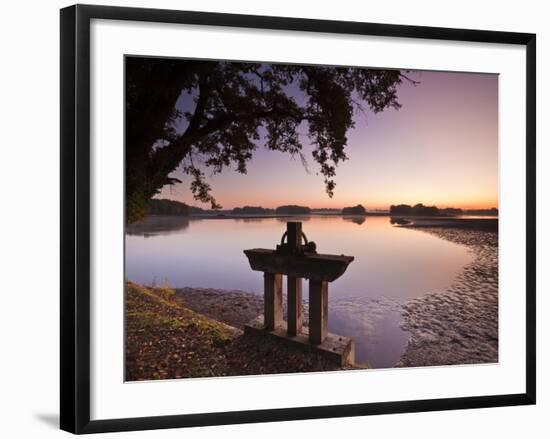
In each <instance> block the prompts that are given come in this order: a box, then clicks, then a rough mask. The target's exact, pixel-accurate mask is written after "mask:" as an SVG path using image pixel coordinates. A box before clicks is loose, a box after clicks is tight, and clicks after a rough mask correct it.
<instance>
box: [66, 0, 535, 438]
mask: <svg viewBox="0 0 550 439" xmlns="http://www.w3.org/2000/svg"><path fill="white" fill-rule="evenodd" d="M92 19H106V20H133V21H142V22H160V23H181V24H194V25H207V26H230V27H240V28H254V29H276V30H292V31H303V32H324V33H335V34H356V35H372V36H385V37H406V38H420V39H437V40H454V41H466V42H483V43H502V44H514V45H523V46H525V47H526V59H527V62H526V66H525V68H526V83H527V85H526V87H527V89H526V115H525V117H526V133H525V136H526V137H525V139H526V163H527V170H526V171H527V181H526V185H527V198H526V202H527V209H526V212H525V214H526V220H527V232H526V233H527V235H526V242H527V248H526V255H527V257H526V273H527V284H526V294H527V297H526V322H527V327H526V337H527V339H526V357H525V364H526V376H525V383H526V392H525V393H518V394H507V395H494V396H472V397H460V398H445V399H430V400H416V401H394V402H383V403H366V404H346V405H334V406H317V407H299V408H284V409H269V410H252V411H238V412H224V413H201V414H181V415H173V416H150V417H141V418H128V419H104V420H90V394H91V392H90V360H91V358H90V214H91V210H90V21H91V20H92ZM60 24H61V41H60V44H61V65H60V67H61V75H60V76H61V78H60V79H61V117H60V121H61V127H60V129H61V223H60V226H61V243H60V245H61V273H60V274H61V304H60V305H61V358H60V360H61V376H60V377H61V388H60V392H61V404H60V411H61V413H60V415H61V416H60V424H61V428H62V429H63V430H66V431H69V432H73V433H99V432H113V431H128V430H145V429H159V428H173V427H192V426H206V425H219V424H238V423H250V422H268V421H269V422H273V421H287V420H300V419H314V418H325V417H346V416H364V415H373V414H387V413H404V412H425V411H435V410H452V409H467V408H481V407H497V406H513V405H527V404H535V400H536V398H535V395H536V381H535V379H536V352H535V342H536V340H535V327H536V322H535V233H536V232H535V208H536V207H535V143H536V134H535V131H536V125H535V123H536V122H535V119H536V115H535V111H536V103H535V99H536V96H535V93H536V88H535V87H536V77H535V70H536V64H535V63H536V54H535V52H536V36H535V35H534V34H530V33H514V32H496V31H483V30H466V29H447V28H436V27H423V26H403V25H388V24H374V23H359V22H343V21H328V20H312V19H303V18H286V17H285V18H283V17H266V16H252V15H233V14H221V13H205V12H186V11H175V10H159V9H141V8H126V7H110V6H89V5H75V6H70V7H67V8H64V9H62V10H61V20H60Z"/></svg>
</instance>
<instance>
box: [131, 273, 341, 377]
mask: <svg viewBox="0 0 550 439" xmlns="http://www.w3.org/2000/svg"><path fill="white" fill-rule="evenodd" d="M125 329H126V339H125V340H126V343H125V352H126V380H127V381H140V380H156V379H168V378H170V379H174V378H184V377H185V378H192V377H213V376H229V375H250V374H254V375H257V374H267V373H286V372H312V371H324V370H338V369H339V367H338V366H337V365H335V364H333V363H330V362H329V361H327V360H326V359H325V358H323V357H320V356H318V355H316V354H311V353H309V354H308V353H304V352H303V351H301V350H298V349H296V348H292V347H289V346H288V345H287V344H285V343H280V342H278V341H274V340H270V339H269V340H268V339H265V338H263V337H253V336H245V335H243V332H242V331H241V330H240V329H237V328H234V327H232V326H229V325H226V324H224V323H221V322H219V321H217V320H214V319H212V318H209V317H206V316H204V315H202V314H199V313H196V312H194V311H192V310H191V309H189V308H188V307H187V306H186V304H185V302H184V301H183V300H182V299H181V298H180V297H179V296H178V295H177V294H176V293H175V292H174V290H172V289H170V288H168V287H166V286H165V287H144V286H141V285H138V284H135V283H133V282H127V284H126V295H125Z"/></svg>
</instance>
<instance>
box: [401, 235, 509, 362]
mask: <svg viewBox="0 0 550 439" xmlns="http://www.w3.org/2000/svg"><path fill="white" fill-rule="evenodd" d="M407 227H408V228H411V229H417V231H420V232H423V233H430V234H433V235H436V236H437V237H439V238H441V239H445V240H447V241H450V242H454V243H456V244H459V245H464V246H466V247H467V248H468V249H469V250H470V251H471V252H472V253H473V254H474V260H473V261H472V262H471V263H469V264H467V265H466V266H465V267H464V269H463V270H462V272H461V273H460V274H459V275H458V276H457V277H456V278H455V280H454V281H453V283H452V285H451V286H450V287H449V288H447V289H446V290H444V291H441V292H431V293H427V294H424V295H423V296H421V297H418V298H415V299H411V300H409V301H408V302H406V303H405V304H404V305H403V306H402V311H401V314H402V318H403V321H402V324H401V327H402V329H404V330H406V331H408V332H409V333H410V334H411V336H410V339H409V342H408V345H407V348H406V350H405V352H404V353H403V354H402V356H401V359H400V361H399V362H398V363H397V365H396V366H397V367H416V366H434V365H457V364H478V363H497V362H498V233H496V232H493V231H487V230H472V229H461V228H450V227H437V226H435V227H434V226H431V227H430V226H427V225H423V226H420V227H418V228H416V227H415V226H407Z"/></svg>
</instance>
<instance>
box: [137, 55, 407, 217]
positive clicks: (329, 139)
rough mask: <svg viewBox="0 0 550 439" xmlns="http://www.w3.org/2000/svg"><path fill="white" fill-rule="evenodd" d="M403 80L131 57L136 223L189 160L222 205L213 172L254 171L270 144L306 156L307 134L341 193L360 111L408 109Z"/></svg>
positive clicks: (197, 193) (202, 194) (203, 195)
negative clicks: (403, 103)
mask: <svg viewBox="0 0 550 439" xmlns="http://www.w3.org/2000/svg"><path fill="white" fill-rule="evenodd" d="M403 80H408V78H407V77H406V76H405V75H404V74H403V73H402V72H401V71H399V70H380V69H369V68H347V67H322V66H321V67H320V66H296V65H280V64H258V63H240V62H224V61H199V60H177V59H160V58H142V57H127V58H126V211H127V219H128V221H129V222H132V221H135V220H137V219H139V218H140V217H142V216H143V215H144V214H145V213H146V208H147V203H148V200H149V199H151V198H152V197H153V196H154V195H155V194H157V193H159V191H160V190H161V188H162V187H163V186H165V185H169V184H174V183H176V182H179V180H177V179H175V178H173V177H171V176H170V174H171V173H172V172H173V171H174V170H176V169H177V168H178V166H180V165H182V169H183V171H184V172H185V173H186V174H188V175H189V176H190V177H191V187H190V189H191V191H192V193H193V196H194V198H195V199H196V200H199V201H201V202H205V203H210V205H211V207H212V208H218V207H220V206H219V205H218V203H217V202H216V200H215V198H214V196H213V195H212V193H211V187H210V185H209V184H208V183H207V182H206V181H205V174H204V169H206V168H209V169H211V170H212V172H214V173H218V172H221V171H222V169H223V168H224V167H228V166H234V167H235V169H236V171H237V172H240V173H246V170H247V169H246V164H247V162H248V161H249V160H250V159H251V157H252V154H253V152H254V151H255V150H256V149H257V147H258V146H259V145H260V144H264V145H265V147H266V148H268V149H270V150H275V151H283V152H287V153H289V154H291V155H298V156H299V157H300V158H301V159H302V160H304V156H303V155H302V143H301V141H300V139H299V131H300V130H301V131H306V132H307V135H308V137H309V140H310V142H311V143H312V145H314V150H313V153H312V154H313V158H314V160H315V161H316V162H317V163H318V165H319V167H320V172H321V174H322V175H323V178H324V183H325V189H326V192H327V194H328V195H329V196H332V195H333V192H334V188H335V182H334V176H335V173H336V167H337V165H338V164H339V163H340V162H341V161H342V160H345V159H346V158H347V157H346V153H345V146H346V144H347V137H346V133H347V131H348V130H349V129H350V128H352V127H353V126H354V121H353V113H354V111H355V110H360V111H362V110H365V109H370V110H372V111H373V112H375V113H376V112H380V111H383V110H384V109H386V108H388V107H392V108H395V109H398V108H400V104H399V102H398V100H397V85H398V84H400V83H401V82H402V81H403ZM409 81H410V80H409ZM411 82H412V81H411ZM182 93H183V94H184V96H187V97H188V99H189V100H192V101H194V102H193V105H192V106H190V109H189V110H185V111H179V110H178V109H177V108H176V102H177V101H178V98H180V96H181V95H182ZM178 127H183V130H178Z"/></svg>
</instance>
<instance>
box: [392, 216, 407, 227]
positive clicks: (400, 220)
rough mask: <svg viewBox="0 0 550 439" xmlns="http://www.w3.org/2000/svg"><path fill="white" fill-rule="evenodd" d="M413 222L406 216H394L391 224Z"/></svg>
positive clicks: (401, 224)
mask: <svg viewBox="0 0 550 439" xmlns="http://www.w3.org/2000/svg"><path fill="white" fill-rule="evenodd" d="M411 222H412V221H411V220H408V219H406V218H396V217H393V216H392V217H391V218H390V224H398V225H400V226H403V225H407V224H410V223H411Z"/></svg>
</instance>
